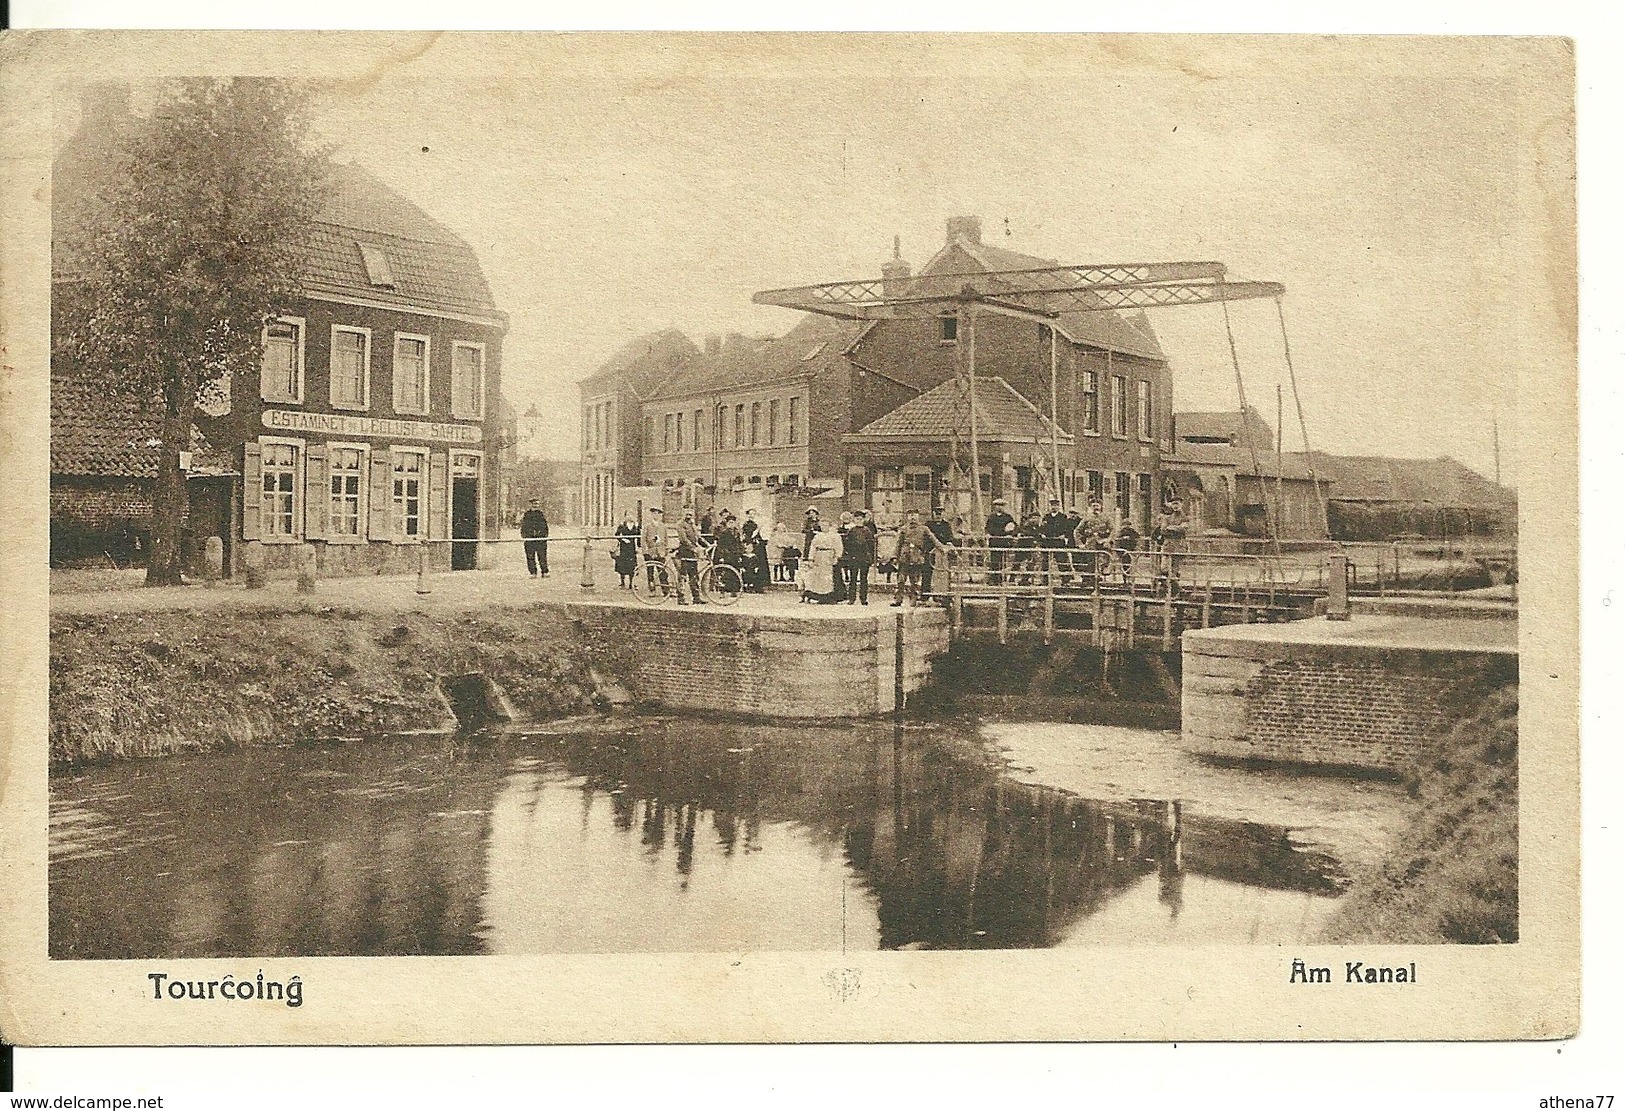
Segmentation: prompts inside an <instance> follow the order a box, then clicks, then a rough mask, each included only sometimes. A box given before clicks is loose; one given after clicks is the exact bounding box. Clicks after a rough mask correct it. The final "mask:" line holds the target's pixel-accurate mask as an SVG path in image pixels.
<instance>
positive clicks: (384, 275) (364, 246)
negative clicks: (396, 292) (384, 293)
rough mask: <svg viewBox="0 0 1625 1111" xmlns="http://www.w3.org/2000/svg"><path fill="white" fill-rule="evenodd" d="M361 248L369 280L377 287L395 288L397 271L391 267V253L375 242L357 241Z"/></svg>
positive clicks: (362, 260)
mask: <svg viewBox="0 0 1625 1111" xmlns="http://www.w3.org/2000/svg"><path fill="white" fill-rule="evenodd" d="M356 246H357V247H359V248H361V263H362V265H363V266H365V267H366V268H367V282H368V283H369V284H370V285H372V286H373V288H375V289H394V288H395V271H394V270H393V269H391V268H390V265H389V255H388V254H387V253H386V252H385V251H384V249H383V248H382V247H379V246H377V245H376V244H373V243H357V244H356Z"/></svg>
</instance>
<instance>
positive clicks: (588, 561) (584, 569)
mask: <svg viewBox="0 0 1625 1111" xmlns="http://www.w3.org/2000/svg"><path fill="white" fill-rule="evenodd" d="M581 589H582V590H584V591H587V592H588V593H591V592H592V591H594V590H596V589H597V587H595V586H594V585H593V581H592V539H591V538H590V537H582V540H581ZM681 597H682V595H681V594H679V595H678V598H681Z"/></svg>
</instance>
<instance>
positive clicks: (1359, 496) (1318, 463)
mask: <svg viewBox="0 0 1625 1111" xmlns="http://www.w3.org/2000/svg"><path fill="white" fill-rule="evenodd" d="M1312 458H1313V460H1314V465H1315V472H1316V473H1317V474H1323V475H1325V476H1327V477H1329V478H1331V479H1333V480H1334V481H1335V482H1336V485H1335V486H1334V487H1333V488H1332V497H1334V498H1337V499H1338V500H1340V501H1363V502H1408V503H1414V504H1423V505H1441V506H1484V507H1492V506H1498V507H1505V506H1510V505H1512V504H1514V503H1516V501H1517V494H1516V493H1514V492H1513V491H1511V490H1508V489H1507V488H1506V487H1504V486H1497V485H1496V484H1495V483H1493V482H1491V481H1490V480H1489V479H1487V478H1485V477H1484V476H1483V475H1481V474H1479V473H1478V472H1477V471H1475V470H1473V469H1472V468H1470V467H1468V466H1466V465H1465V464H1462V463H1459V462H1457V461H1456V460H1454V459H1452V458H1450V457H1449V456H1448V455H1445V456H1440V457H1439V458H1437V459H1391V458H1388V457H1386V456H1379V455H1329V454H1327V453H1325V452H1320V451H1317V452H1313V453H1312Z"/></svg>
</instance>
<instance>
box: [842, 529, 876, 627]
mask: <svg viewBox="0 0 1625 1111" xmlns="http://www.w3.org/2000/svg"><path fill="white" fill-rule="evenodd" d="M875 541H876V533H875V526H874V525H872V524H870V523H869V512H868V510H866V509H860V510H858V511H857V512H856V513H855V514H854V515H853V521H852V527H851V528H849V529H847V532H846V541H845V547H844V548H843V551H844V553H845V555H844V557H843V558H844V559H845V561H846V570H847V584H846V604H847V605H849V606H851V605H856V604H857V603H858V602H859V601H860V600H861V601H862V602H863V604H864V605H866V606H867V605H868V604H869V569H870V568H871V567H873V566H874V562H875Z"/></svg>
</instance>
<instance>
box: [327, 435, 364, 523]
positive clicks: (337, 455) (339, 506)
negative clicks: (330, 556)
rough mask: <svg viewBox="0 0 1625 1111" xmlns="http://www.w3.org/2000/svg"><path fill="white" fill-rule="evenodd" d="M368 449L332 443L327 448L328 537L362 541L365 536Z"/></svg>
mask: <svg viewBox="0 0 1625 1111" xmlns="http://www.w3.org/2000/svg"><path fill="white" fill-rule="evenodd" d="M366 466H367V453H366V450H365V449H364V448H359V447H343V446H341V445H338V444H332V445H329V446H328V449H327V486H328V513H327V537H328V539H329V540H333V539H351V540H359V539H361V537H362V531H361V522H362V520H363V517H362V511H361V491H362V488H363V487H362V475H363V474H364V473H365V472H366Z"/></svg>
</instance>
